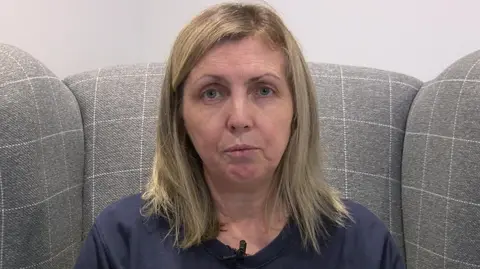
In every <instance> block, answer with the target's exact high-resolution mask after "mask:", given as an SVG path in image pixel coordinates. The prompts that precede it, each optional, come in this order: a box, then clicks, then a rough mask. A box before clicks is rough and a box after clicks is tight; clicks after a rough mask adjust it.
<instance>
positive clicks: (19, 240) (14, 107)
mask: <svg viewBox="0 0 480 269" xmlns="http://www.w3.org/2000/svg"><path fill="white" fill-rule="evenodd" d="M83 148H84V143H83V125H82V118H81V116H80V110H79V107H78V105H77V101H76V100H75V97H74V96H73V94H72V92H71V91H70V90H69V89H68V88H67V87H66V86H65V84H63V82H62V81H61V80H59V79H58V78H57V77H56V76H55V75H54V74H52V72H50V71H49V70H48V69H47V68H46V67H45V66H44V65H43V64H42V63H40V62H39V61H37V60H35V59H34V58H33V57H32V56H30V55H29V54H27V53H25V52H23V51H21V50H19V49H17V48H15V47H13V46H9V45H4V44H0V210H1V220H0V268H68V267H69V266H71V265H72V264H73V262H74V261H75V259H76V257H77V251H78V249H79V246H80V243H81V241H82V236H81V227H82V226H81V223H82V208H81V204H82V186H83V164H84V151H83Z"/></svg>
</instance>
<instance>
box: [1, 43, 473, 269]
mask: <svg viewBox="0 0 480 269" xmlns="http://www.w3.org/2000/svg"><path fill="white" fill-rule="evenodd" d="M310 70H311V74H312V78H313V80H314V83H315V86H316V89H317V93H318V110H319V121H320V123H321V141H322V143H323V146H324V149H325V152H326V157H327V158H326V159H325V163H324V164H323V165H324V167H325V171H326V178H327V180H328V181H329V182H330V183H331V184H332V185H334V186H335V187H337V188H338V189H340V190H341V191H342V192H343V194H344V196H345V197H347V198H350V199H353V200H355V201H358V202H360V203H362V204H363V205H365V206H367V207H368V208H369V209H371V210H372V211H373V212H374V213H375V214H377V215H378V216H379V217H380V219H382V220H383V221H384V223H385V225H386V226H387V227H388V228H389V229H390V231H391V232H392V234H393V235H394V237H395V239H396V241H397V244H398V245H399V246H400V247H401V249H402V250H403V249H405V251H406V253H405V255H406V258H407V264H408V265H409V268H423V267H428V266H431V265H434V267H435V268H437V267H444V268H458V267H462V266H467V267H468V266H469V267H472V268H477V267H480V254H479V253H480V252H479V251H478V250H479V249H480V221H479V219H480V196H479V195H478V189H479V188H480V175H479V174H480V172H479V171H480V142H479V141H480V51H479V52H476V53H472V54H470V55H468V56H466V57H464V58H462V59H460V60H459V61H457V62H456V63H454V64H453V65H451V66H450V67H449V68H447V70H446V71H445V72H444V73H442V74H441V75H440V76H439V77H438V78H436V79H435V80H433V81H430V82H428V83H425V84H423V83H422V82H421V81H419V80H417V79H415V78H412V77H409V76H405V75H402V74H398V73H393V72H386V71H382V70H377V69H372V68H361V67H352V66H341V65H331V64H314V63H312V64H310ZM163 72H164V71H163V65H162V64H160V63H150V64H136V65H128V66H116V67H108V68H102V69H98V70H93V71H88V72H83V73H79V74H76V75H73V76H70V77H67V78H66V79H65V80H63V81H61V80H59V79H58V78H57V77H56V76H55V75H54V74H52V72H50V71H49V70H48V69H47V68H46V67H45V66H44V65H43V64H41V63H40V62H39V61H37V60H36V59H34V58H33V57H32V56H30V55H29V54H27V53H25V52H23V51H21V50H19V49H17V48H15V47H13V46H8V45H0V210H1V219H0V220H1V221H0V267H2V266H3V267H4V268H19V267H28V268H32V267H35V266H44V267H47V268H52V267H56V266H57V267H62V268H69V267H71V265H72V264H73V263H74V261H75V259H76V256H77V251H78V248H79V246H80V244H81V242H82V238H83V236H84V235H85V233H87V232H88V230H89V229H90V227H91V225H92V222H93V220H94V219H95V217H96V216H97V215H98V214H99V212H100V211H102V210H103V209H104V208H105V207H106V206H107V205H108V204H110V203H112V202H113V201H116V200H118V199H120V198H122V197H124V196H127V195H130V194H133V193H138V192H140V191H141V190H142V188H143V186H144V184H145V183H146V181H147V180H148V179H149V176H150V173H151V164H152V158H153V151H154V143H155V126H156V120H157V108H158V101H159V100H158V98H159V91H160V86H161V83H162V79H163ZM404 243H405V245H404Z"/></svg>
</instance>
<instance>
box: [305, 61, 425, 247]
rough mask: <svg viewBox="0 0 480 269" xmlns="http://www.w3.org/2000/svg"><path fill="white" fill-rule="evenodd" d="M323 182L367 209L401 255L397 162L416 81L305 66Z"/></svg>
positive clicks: (341, 68) (364, 70) (370, 71)
mask: <svg viewBox="0 0 480 269" xmlns="http://www.w3.org/2000/svg"><path fill="white" fill-rule="evenodd" d="M310 68H311V74H312V76H313V79H314V82H315V85H316V88H317V92H318V108H319V120H320V125H321V143H322V144H323V146H324V148H325V151H326V155H327V157H326V162H327V163H326V169H325V170H326V174H327V180H328V181H329V182H330V183H331V184H332V185H334V186H335V187H337V188H338V189H340V190H341V191H342V192H343V193H344V196H345V197H346V198H349V199H352V200H355V201H358V202H360V203H361V204H363V205H365V206H366V207H368V208H369V209H370V210H372V211H373V212H374V213H375V214H376V215H377V216H378V217H379V218H380V219H381V220H382V221H383V222H384V223H385V225H386V227H387V228H388V229H389V230H390V232H391V233H392V236H393V237H394V238H395V240H396V243H397V245H398V246H399V247H400V249H401V250H402V251H403V248H404V243H403V227H402V212H401V185H400V180H401V162H402V148H403V138H404V135H405V128H406V122H407V116H408V110H409V107H410V105H411V103H412V102H413V99H414V97H415V96H416V94H417V92H418V89H419V88H420V87H421V85H422V82H420V81H419V80H417V79H414V78H411V77H408V76H404V75H400V74H396V73H391V72H386V71H382V70H377V69H370V68H358V67H348V66H338V65H330V64H310Z"/></svg>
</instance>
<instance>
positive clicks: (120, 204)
mask: <svg viewBox="0 0 480 269" xmlns="http://www.w3.org/2000/svg"><path fill="white" fill-rule="evenodd" d="M143 205H144V201H143V199H142V197H141V194H134V195H130V196H127V197H124V198H121V199H120V200H118V201H116V202H114V203H112V204H110V205H108V206H107V207H106V208H105V209H103V210H102V212H100V214H99V215H98V216H97V217H96V219H95V223H94V225H95V227H96V229H98V230H99V231H101V232H102V234H104V235H108V234H109V233H111V231H115V232H117V234H118V232H120V233H121V234H124V235H125V234H131V233H142V232H153V231H155V230H158V229H168V227H167V226H168V225H167V222H166V221H165V220H163V219H162V218H159V217H155V216H152V217H148V216H145V215H143V214H142V208H143Z"/></svg>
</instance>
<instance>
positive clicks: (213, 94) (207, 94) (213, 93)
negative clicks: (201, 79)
mask: <svg viewBox="0 0 480 269" xmlns="http://www.w3.org/2000/svg"><path fill="white" fill-rule="evenodd" d="M218 97H220V92H219V91H217V90H216V89H207V90H205V91H203V93H202V98H205V99H215V98H218Z"/></svg>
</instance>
